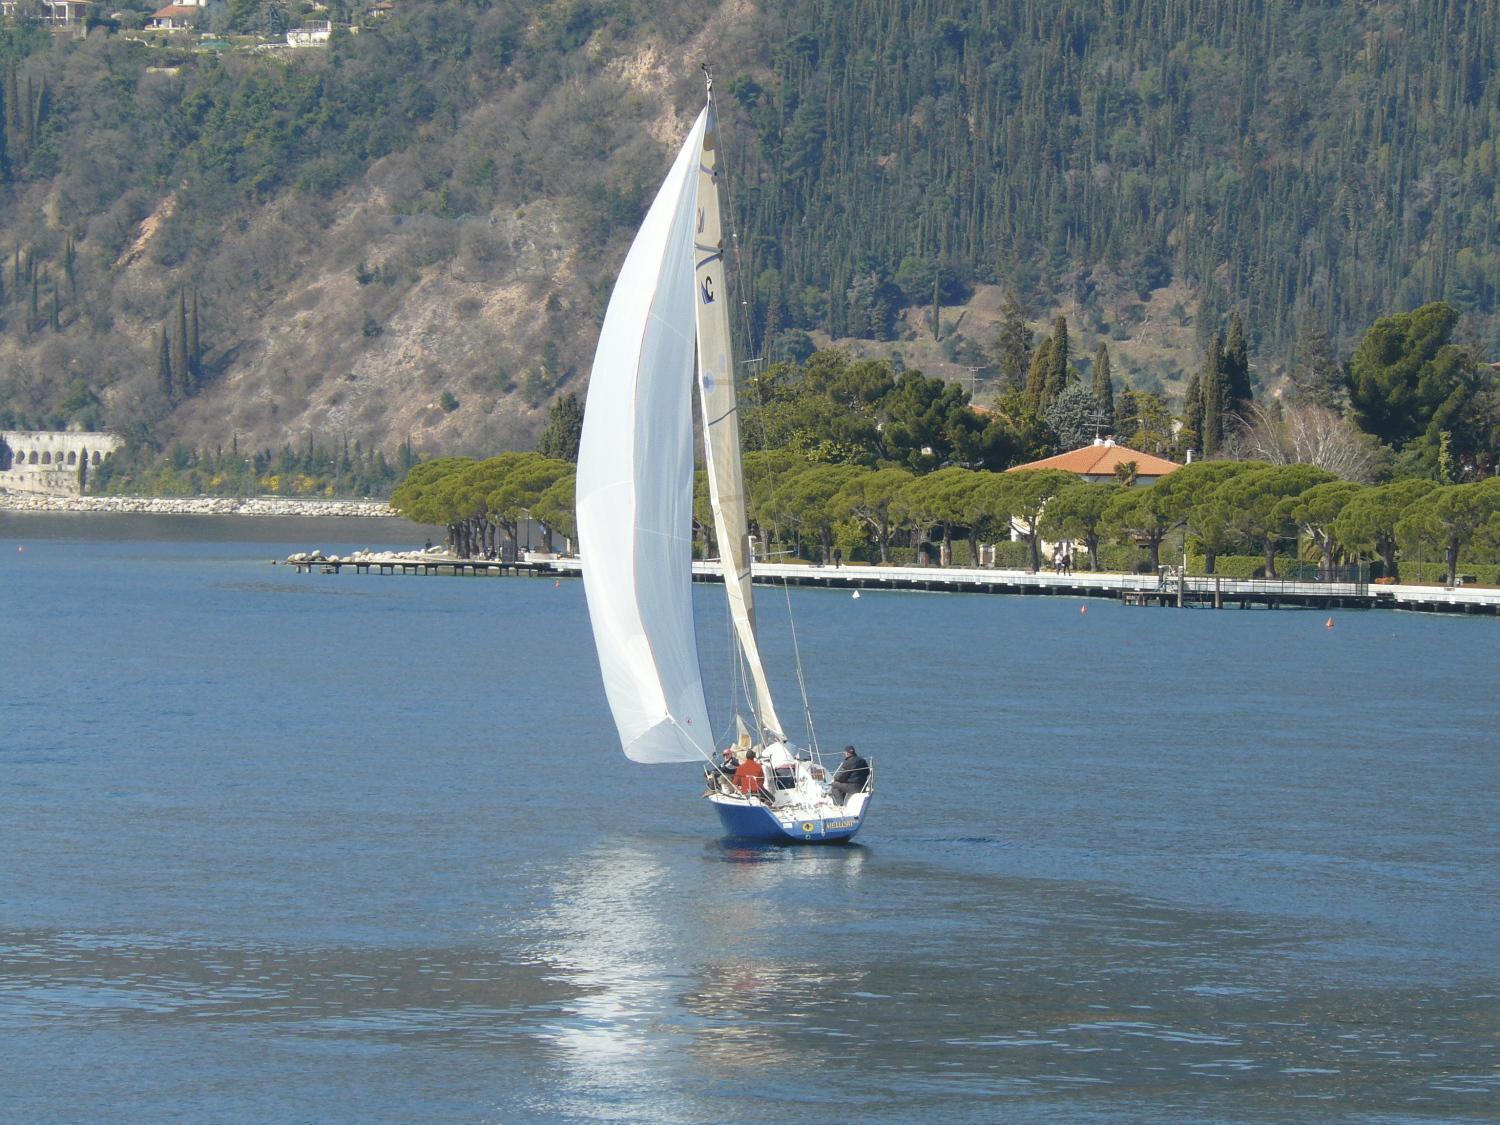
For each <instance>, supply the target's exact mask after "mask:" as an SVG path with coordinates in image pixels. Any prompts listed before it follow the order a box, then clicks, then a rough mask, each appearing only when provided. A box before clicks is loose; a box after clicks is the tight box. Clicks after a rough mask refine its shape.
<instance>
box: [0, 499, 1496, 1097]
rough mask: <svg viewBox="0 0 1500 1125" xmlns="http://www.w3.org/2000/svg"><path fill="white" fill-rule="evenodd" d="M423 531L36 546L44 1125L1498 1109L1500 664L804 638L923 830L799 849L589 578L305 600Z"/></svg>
mask: <svg viewBox="0 0 1500 1125" xmlns="http://www.w3.org/2000/svg"><path fill="white" fill-rule="evenodd" d="M422 534H423V533H422V532H420V531H418V530H417V529H413V528H410V527H408V526H405V525H401V524H397V523H375V522H363V521H361V522H337V523H328V522H325V523H312V522H306V521H269V520H266V521H254V520H246V519H243V518H238V519H219V520H205V519H177V520H172V519H150V518H141V517H122V518H115V519H111V518H108V517H102V518H101V517H85V518H77V517H73V518H69V517H45V518H44V517H18V516H0V652H3V653H4V655H3V656H0V1118H4V1119H7V1120H26V1121H37V1120H102V1119H132V1120H182V1119H186V1120H230V1119H239V1120H277V1121H283V1120H307V1121H314V1120H316V1121H322V1120H361V1121H373V1120H389V1121H408V1120H414V1119H464V1120H476V1119H487V1120H495V1121H528V1120H565V1121H571V1120H578V1121H583V1120H627V1121H643V1122H644V1121H650V1122H656V1121H663V1122H675V1121H723V1120H764V1121H773V1120H774V1121H778V1122H784V1121H812V1120H818V1121H827V1120H851V1119H862V1120H878V1121H904V1120H913V1119H918V1118H927V1119H932V1120H948V1121H965V1120H973V1121H985V1120H995V1119H997V1118H1005V1119H1018V1118H1020V1119H1047V1120H1057V1119H1068V1120H1075V1119H1088V1118H1095V1119H1110V1120H1118V1119H1127V1120H1129V1119H1133V1120H1161V1119H1172V1120H1198V1119H1234V1120H1241V1119H1246V1118H1256V1119H1266V1120H1273V1119H1274V1120H1283V1119H1289V1118H1295V1119H1303V1120H1325V1119H1329V1118H1339V1117H1343V1118H1352V1119H1364V1120H1376V1119H1379V1120H1389V1119H1406V1120H1449V1119H1453V1118H1458V1117H1474V1118H1479V1117H1487V1116H1494V1115H1495V1114H1497V1113H1500V1051H1497V1039H1500V939H1497V936H1496V935H1497V934H1500V874H1497V873H1500V843H1497V841H1500V834H1497V832H1496V827H1495V826H1496V824H1497V823H1500V750H1497V742H1500V735H1497V733H1496V730H1497V718H1500V706H1497V703H1496V699H1495V688H1494V681H1495V675H1494V667H1495V662H1496V657H1497V654H1500V625H1497V623H1496V622H1495V621H1494V620H1492V619H1461V618H1429V617H1423V616H1418V615H1409V614H1396V613H1390V612H1383V611H1371V612H1366V613H1355V612H1340V613H1338V614H1337V615H1336V620H1335V624H1334V628H1332V629H1329V628H1326V627H1325V624H1324V622H1325V617H1326V614H1322V613H1317V614H1314V613H1307V612H1296V611H1281V612H1265V611H1249V612H1247V611H1233V610H1230V611H1223V612H1218V613H1215V612H1212V611H1197V610H1194V611H1176V610H1163V609H1154V608H1152V609H1139V608H1129V609H1127V608H1122V607H1119V606H1117V605H1115V604H1113V603H1108V602H1102V601H1093V602H1087V603H1084V602H1079V601H1074V600H1066V599H1055V598H1040V597H1039V598H997V597H988V596H965V595H918V594H892V593H884V594H874V593H871V594H866V595H865V596H864V597H863V598H861V599H859V600H853V599H851V598H849V597H848V595H847V594H836V593H828V592H814V591H803V592H797V591H793V592H792V594H791V598H790V601H791V604H792V607H793V610H794V613H795V619H796V624H797V633H798V640H799V641H800V643H801V648H802V655H803V658H804V662H805V664H806V666H807V669H808V691H809V694H810V696H811V701H812V705H813V709H814V714H815V716H816V718H817V722H818V733H819V735H820V737H821V738H822V739H823V741H824V744H825V746H832V745H841V744H842V743H843V742H845V741H852V742H855V743H857V744H858V745H859V746H860V747H861V749H862V750H864V751H866V752H867V753H869V754H871V755H872V756H873V757H874V759H875V761H876V765H877V770H878V775H879V792H878V796H877V799H876V804H875V806H874V811H873V813H872V815H871V818H870V820H869V821H868V823H867V827H866V829H865V831H864V832H863V833H862V835H861V837H860V843H859V845H857V846H853V847H846V848H828V849H811V848H808V849H788V850H753V849H745V848H739V847H733V846H728V845H726V844H724V843H722V842H721V841H720V840H719V839H718V838H717V836H716V831H717V826H716V818H715V817H714V816H713V815H712V812H711V810H710V809H709V808H708V807H707V806H706V805H705V804H704V803H703V802H702V801H700V800H699V799H698V796H697V794H698V791H699V788H698V786H697V784H696V770H695V769H694V768H693V767H691V766H688V767H682V768H674V767H644V766H635V765H632V764H630V763H628V762H626V760H625V759H624V757H623V756H622V755H620V754H619V753H618V750H617V749H616V745H617V744H616V743H615V742H614V735H613V728H612V726H611V724H610V722H609V719H608V716H607V713H606V710H605V705H604V700H603V692H602V689H601V688H600V686H599V681H598V673H597V669H596V667H595V665H594V662H593V652H592V642H591V640H590V636H589V632H588V626H587V622H586V619H585V616H584V606H583V591H582V588H581V586H580V585H579V584H578V583H577V582H574V581H563V582H562V583H560V584H558V585H554V583H553V582H552V581H550V580H526V579H504V580H501V579H493V580H485V579H450V578H426V577H424V578H418V577H414V576H411V577H394V576H386V577H379V576H355V575H353V574H344V575H340V576H337V577H334V576H324V575H297V574H294V573H292V572H290V571H289V570H287V569H286V568H285V567H281V566H276V567H273V566H271V565H269V562H268V560H270V559H271V558H273V557H277V556H283V557H284V556H285V554H286V553H287V552H288V551H291V550H302V549H306V548H308V547H310V546H322V547H325V548H328V549H331V550H339V549H347V548H351V547H360V546H382V545H396V544H409V543H411V542H413V541H419V540H420V539H421V538H422ZM22 548H24V549H22ZM696 596H697V597H698V598H699V605H700V620H701V621H702V622H703V636H702V643H703V648H704V661H705V666H706V669H707V671H708V673H709V679H710V681H711V688H710V702H711V704H715V703H716V704H718V706H717V708H716V710H717V711H719V712H721V713H722V712H724V711H725V710H727V699H726V698H725V697H726V695H727V690H728V689H727V686H726V683H725V679H726V677H725V675H724V674H723V672H722V669H723V667H724V665H725V660H724V657H723V655H722V654H723V636H722V635H723V632H724V628H723V609H722V599H721V594H720V592H719V591H717V590H715V589H713V588H708V587H700V588H698V589H697V591H696ZM761 606H762V617H763V624H764V628H765V631H766V632H767V634H768V635H769V637H770V642H769V648H770V649H771V659H772V661H773V662H774V663H775V665H776V671H775V672H773V676H774V677H775V678H776V680H777V682H776V687H777V689H778V695H779V698H781V699H782V700H784V702H783V704H782V707H781V709H782V711H783V714H784V715H787V714H790V713H794V712H795V711H796V710H797V706H796V701H797V700H798V698H799V697H798V693H797V686H796V682H795V678H794V677H793V676H792V673H791V655H790V654H791V647H790V640H789V639H788V630H787V628H786V618H787V612H786V610H787V599H786V596H785V595H784V594H783V593H782V592H781V591H771V590H767V591H764V592H763V593H762V597H761ZM1085 607H1086V608H1087V612H1086V613H1084V612H1080V611H1081V610H1082V609H1083V608H1085ZM777 672H779V675H777V674H776V673H777Z"/></svg>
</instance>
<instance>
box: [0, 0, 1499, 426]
mask: <svg viewBox="0 0 1500 1125" xmlns="http://www.w3.org/2000/svg"><path fill="white" fill-rule="evenodd" d="M294 7H295V6H294ZM215 11H216V14H214V15H213V16H212V18H213V19H214V20H217V21H219V23H220V24H221V25H222V26H220V27H217V28H216V29H215V30H216V31H222V33H223V35H224V36H226V38H224V39H221V40H215V41H212V42H209V43H204V42H203V41H200V40H198V39H197V38H195V37H194V36H192V35H186V34H178V35H175V36H170V37H168V36H156V37H152V36H149V35H142V34H140V33H136V32H130V31H128V30H120V29H118V28H115V29H112V28H106V27H99V28H95V29H94V30H92V31H91V32H90V33H89V34H88V36H87V37H86V38H84V39H76V38H71V37H66V36H59V37H54V36H52V35H50V34H48V33H46V32H42V31H40V30H37V29H35V28H30V27H9V28H7V29H5V30H4V31H3V32H0V64H3V66H4V70H5V76H4V86H3V98H4V102H5V107H4V109H5V113H4V137H3V140H4V145H3V149H4V151H3V153H0V177H3V179H4V189H3V202H0V247H3V248H4V249H5V251H6V255H7V258H6V264H5V268H4V271H3V273H0V282H3V291H0V315H3V330H0V413H3V414H4V415H6V416H7V417H8V419H9V420H10V422H12V423H22V422H24V423H27V424H34V425H57V424H63V423H66V422H68V421H74V422H80V423H83V424H107V425H110V426H114V427H118V428H121V429H124V430H125V431H126V432H127V433H130V434H132V435H134V436H136V437H140V438H149V439H150V440H152V441H153V442H155V443H156V444H158V445H161V446H165V445H167V444H169V443H171V442H176V441H181V442H185V443H187V444H191V445H201V446H208V447H212V446H214V445H220V446H225V447H228V446H229V445H230V444H231V442H237V443H238V444H239V445H240V446H246V445H249V446H253V447H255V448H261V447H277V446H281V445H283V444H288V443H290V444H294V445H301V444H303V443H305V442H313V441H316V442H318V443H320V444H324V445H328V446H334V445H336V444H337V443H338V442H340V441H341V440H344V441H347V440H358V441H361V442H363V443H364V444H365V446H366V447H367V448H368V447H370V446H376V447H380V448H384V449H387V450H390V449H394V447H395V446H396V445H397V444H398V443H400V442H401V441H403V440H404V439H408V438H409V439H410V441H411V443H412V445H413V446H415V447H416V448H418V449H419V450H423V451H427V452H438V451H443V452H469V453H484V452H488V451H493V450H495V449H498V448H506V447H515V446H518V445H525V444H527V443H528V442H529V441H530V440H531V439H532V436H533V435H534V434H535V432H536V430H537V429H538V428H539V426H540V423H541V419H542V416H543V414H544V411H545V405H546V403H547V402H548V401H549V400H550V399H551V398H552V397H553V396H554V395H555V394H556V393H558V392H559V391H560V390H563V389H580V388H581V385H582V383H583V380H584V378H585V377H586V371H587V366H588V360H589V356H590V354H591V350H592V345H593V340H594V335H595V332H596V330H597V323H598V319H599V316H600V315H601V313H602V308H603V302H604V300H605V298H606V296H607V292H608V284H609V281H610V279H611V276H612V272H613V270H614V268H615V265H616V264H617V263H618V261H619V260H620V259H621V257H622V256H623V254H624V249H625V247H626V245H627V244H628V240H629V237H630V234H631V232H632V230H633V226H634V223H635V222H636V220H637V219H638V217H639V215H640V214H641V212H642V209H643V207H644V205H645V203H646V202H647V201H648V200H649V197H650V194H651V191H652V190H653V189H654V186H655V183H656V181H657V180H658V178H659V176H660V175H661V172H662V170H663V168H664V167H665V163H666V160H667V157H668V153H669V151H670V146H671V145H672V144H673V143H674V142H675V141H676V140H677V139H678V138H679V137H680V135H681V133H682V132H683V131H684V130H685V129H686V127H687V125H688V123H689V121H690V119H691V115H692V114H693V113H694V112H695V111H696V108H697V106H698V104H699V102H700V100H701V80H700V76H699V75H698V73H697V62H698V61H699V60H702V59H712V60H713V61H714V63H715V67H716V70H717V73H718V75H719V80H720V86H719V88H720V90H721V94H722V96H721V102H722V104H723V106H724V109H725V111H726V114H727V115H728V118H729V121H728V123H727V126H726V135H727V137H728V138H729V154H728V155H729V158H730V162H731V169H732V172H733V175H732V177H731V183H730V198H731V206H732V208H733V210H734V213H735V216H736V221H735V233H736V236H737V238H736V242H735V244H734V246H733V247H732V252H733V253H734V255H735V260H736V263H737V266H738V270H739V276H740V277H741V278H743V279H744V284H743V288H742V297H743V298H744V304H743V308H744V310H745V316H744V317H743V318H742V322H741V323H740V324H739V325H737V330H738V331H739V332H740V333H741V335H742V338H743V339H742V346H743V348H744V354H746V355H747V356H755V355H770V356H772V357H775V356H778V355H783V354H788V353H789V350H790V351H794V350H796V349H797V348H798V347H800V345H799V343H798V341H799V339H801V338H803V337H801V335H800V334H804V333H805V334H806V336H805V338H806V339H810V340H812V341H814V342H816V343H825V342H829V341H841V342H845V343H847V344H849V345H850V346H851V348H852V349H853V350H855V351H857V352H862V353H872V352H873V353H880V354H891V353H893V352H894V353H899V354H900V356H901V358H902V360H903V362H904V363H906V364H907V365H908V366H917V367H923V368H925V369H926V370H928V371H929V373H932V374H940V375H943V376H945V377H952V378H962V379H966V380H967V379H969V378H971V377H972V376H975V375H977V378H978V380H979V381H980V385H981V387H982V385H983V383H982V381H983V380H984V379H986V378H988V377H993V375H994V371H993V370H992V369H989V370H986V369H985V368H986V365H987V364H988V363H989V361H990V357H989V356H988V354H987V349H988V348H989V346H990V343H991V336H992V334H993V324H994V322H995V318H996V315H997V310H998V308H999V303H1000V299H1001V296H1002V294H1003V293H1004V292H1005V291H1007V290H1013V291H1015V292H1016V293H1017V294H1018V295H1019V296H1020V297H1021V299H1022V301H1023V303H1024V304H1025V305H1026V306H1027V307H1028V309H1029V311H1030V313H1031V314H1032V315H1033V316H1034V317H1035V320H1036V323H1037V324H1038V326H1039V327H1040V326H1042V325H1045V324H1046V323H1047V322H1048V321H1049V320H1050V319H1051V317H1052V316H1054V315H1057V314H1059V313H1065V314H1066V315H1067V316H1068V318H1069V322H1070V324H1071V325H1072V326H1073V331H1074V334H1075V338H1076V340H1077V342H1078V346H1077V347H1076V349H1075V354H1077V355H1079V356H1087V355H1090V354H1092V351H1093V348H1094V346H1095V344H1096V343H1097V341H1099V340H1101V339H1102V340H1107V341H1108V342H1109V344H1110V347H1111V353H1112V355H1113V356H1114V357H1115V374H1116V378H1117V379H1118V380H1120V381H1122V382H1133V383H1135V384H1136V385H1143V386H1155V385H1157V384H1158V383H1159V384H1160V385H1161V386H1163V387H1164V388H1165V389H1167V390H1168V391H1169V392H1176V391H1178V390H1179V389H1180V387H1181V380H1182V378H1183V376H1184V375H1185V374H1186V373H1188V372H1191V371H1193V370H1195V369H1196V366H1197V365H1198V363H1199V362H1200V357H1201V351H1202V348H1203V346H1204V344H1205V341H1206V340H1207V339H1208V338H1209V337H1211V336H1212V335H1213V334H1214V333H1215V332H1218V331H1220V330H1221V329H1222V327H1223V324H1224V322H1225V320H1226V318H1227V316H1228V314H1229V312H1230V311H1235V310H1237V311H1239V312H1241V314H1242V316H1243V318H1244V320H1245V323H1246V326H1247V334H1248V336H1249V340H1250V346H1251V350H1252V356H1253V357H1254V361H1255V362H1254V369H1255V371H1256V373H1257V374H1258V376H1259V378H1260V381H1261V382H1262V383H1269V382H1270V381H1272V380H1273V379H1275V378H1276V377H1277V373H1278V371H1279V370H1280V369H1281V368H1282V367H1283V366H1284V365H1285V363H1286V362H1287V359H1288V357H1289V355H1290V353H1291V349H1292V345H1293V342H1294V340H1295V339H1296V336H1297V333H1298V330H1299V328H1300V327H1302V326H1303V324H1304V323H1314V324H1316V325H1317V326H1319V327H1321V328H1323V329H1324V330H1326V331H1327V332H1328V333H1329V334H1330V335H1331V336H1332V337H1333V338H1334V340H1335V341H1336V342H1337V343H1339V344H1340V345H1341V346H1342V348H1343V350H1344V351H1345V352H1346V353H1347V350H1348V347H1349V344H1350V341H1352V339H1353V338H1354V337H1355V336H1356V335H1357V334H1358V333H1359V332H1361V331H1362V330H1363V329H1364V328H1365V327H1366V326H1367V325H1368V324H1369V323H1370V322H1372V321H1373V320H1374V319H1375V318H1376V317H1377V316H1379V315H1381V314H1382V313H1385V312H1387V311H1393V310H1396V309H1401V308H1409V307H1412V306H1414V305H1416V304H1420V303H1422V302H1424V301H1427V300H1430V299H1436V298H1444V299H1446V300H1448V301H1449V302H1450V303H1452V304H1453V305H1454V306H1455V307H1457V308H1459V309H1461V310H1462V311H1464V312H1465V314H1466V316H1465V321H1464V326H1465V327H1464V329H1463V330H1464V331H1465V332H1467V333H1468V336H1469V338H1471V339H1473V340H1475V341H1477V342H1479V343H1480V344H1481V345H1483V346H1487V347H1489V348H1494V346H1495V344H1496V340H1497V337H1500V318H1497V316H1496V308H1495V301H1496V295H1495V278H1496V277H1497V276H1500V253H1497V251H1496V249H1495V247H1496V243H1497V240H1496V237H1495V236H1496V233H1497V232H1496V221H1497V211H1496V196H1497V171H1496V158H1497V153H1496V144H1497V139H1496V135H1495V134H1496V128H1497V124H1500V83H1497V82H1496V81H1495V79H1494V77H1493V76H1494V74H1495V73H1496V69H1497V63H1500V57H1497V53H1500V4H1496V3H1494V2H1492V0H1491V2H1487V3H1485V2H1450V3H1439V2H1436V0H1431V2H1429V0H1420V2H1416V0H1414V2H1413V3H1410V4H1405V5H1360V6H1353V5H1337V4H1323V3H1311V2H1308V3H1297V4H1271V3H1266V2H1262V0H1232V2H1213V3H1211V2H1209V0H1154V2H1153V0H1141V2H1139V3H1131V4H1103V5H1097V4H1081V3H1080V4H1071V3H1054V2H1050V0H1048V2H1044V0H1010V2H1008V3H1001V4H979V3H967V2H963V0H932V2H931V3H927V4H923V5H912V4H909V3H901V2H898V0H839V2H837V3H835V2H833V0H829V2H827V3H801V4H793V3H789V2H788V3H783V2H781V0H763V2H761V3H758V4H757V3H752V2H750V0H727V2H725V3H721V4H718V5H711V6H700V5H695V6H689V5H685V4H647V3H645V2H644V0H638V2H637V0H553V2H549V3H541V4H529V3H518V2H497V3H474V4H458V3H451V2H442V0H437V2H434V0H402V3H401V4H400V6H399V7H398V8H397V9H396V10H395V12H394V13H392V14H391V15H389V16H384V17H382V18H380V19H378V20H377V19H373V18H368V17H366V16H365V15H363V14H362V13H361V12H359V11H357V10H356V9H354V8H350V7H341V8H337V9H336V10H335V11H334V12H333V13H332V14H333V15H334V16H335V18H336V20H346V19H347V20H351V21H353V22H354V23H356V24H359V23H364V24H365V26H363V27H361V28H360V29H359V33H358V34H349V33H348V32H346V31H338V32H336V33H335V34H334V36H333V38H332V40H331V41H330V43H329V44H328V46H327V47H326V48H323V49H314V50H299V51H291V50H286V49H282V50H279V51H263V50H261V51H257V50H251V49H248V48H249V46H250V45H251V44H252V43H253V41H254V38H253V33H254V32H256V31H257V30H260V31H261V32H262V33H263V32H264V28H265V27H267V26H270V25H272V24H274V23H275V22H276V20H283V21H284V20H287V19H291V20H292V21H293V22H297V21H298V20H300V19H302V18H303V17H305V16H308V15H311V14H315V13H314V12H313V10H312V9H311V8H307V9H305V10H293V11H291V12H290V13H287V12H286V10H285V6H273V5H269V4H262V5H257V4H255V3H241V4H238V5H229V6H228V7H227V8H225V9H223V10H222V11H220V10H215ZM277 12H280V13H282V14H281V15H279V16H277V15H275V13H277ZM126 16H127V17H132V18H125V19H123V20H122V21H121V23H122V25H124V26H126V27H128V25H130V24H139V23H141V22H143V19H144V9H140V10H137V11H135V12H134V13H132V12H130V11H129V10H127V11H126ZM273 16H274V17H275V18H274V19H273ZM236 35H238V36H239V37H238V38H234V36H236ZM131 36H136V38H131ZM230 43H235V44H238V46H237V47H236V48H235V49H232V50H230V49H223V48H224V47H225V46H226V45H228V44H230ZM240 48H247V49H240ZM934 297H936V299H937V302H938V304H939V305H940V306H941V312H940V317H939V328H938V331H937V333H936V335H934V333H933V330H932V307H931V306H932V304H933V300H934ZM179 310H182V312H181V313H180V312H179ZM192 310H196V315H192V317H191V322H190V323H189V321H188V318H187V316H186V315H184V314H191V312H192ZM164 352H165V353H166V354H165V357H164V355H163V353H164ZM976 367H977V368H980V369H981V370H979V371H978V372H974V371H972V370H971V369H972V368H976Z"/></svg>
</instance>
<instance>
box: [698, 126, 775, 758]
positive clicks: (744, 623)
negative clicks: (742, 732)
mask: <svg viewBox="0 0 1500 1125" xmlns="http://www.w3.org/2000/svg"><path fill="white" fill-rule="evenodd" d="M704 112H705V113H706V114H707V115H708V123H707V127H706V129H705V131H704V137H703V158H702V160H701V162H700V163H699V165H698V221H697V232H696V234H695V236H694V243H693V268H694V281H695V283H696V286H697V292H696V294H695V296H694V308H696V309H697V314H698V394H699V401H700V402H701V403H702V408H703V452H704V461H705V466H706V468H707V470H708V495H709V500H710V502H711V503H712V505H713V510H714V530H715V533H716V537H717V539H718V543H719V561H720V565H721V566H722V567H723V568H724V589H725V591H726V592H727V593H728V595H729V615H730V618H731V620H733V622H734V632H735V637H736V639H737V640H738V641H739V646H740V651H741V652H743V653H744V655H745V669H746V671H747V672H748V673H749V676H750V683H751V685H753V688H754V691H755V713H756V716H757V718H758V719H759V720H760V724H761V726H762V727H763V728H764V729H765V733H766V734H767V735H770V736H774V737H777V738H779V737H781V736H782V733H783V732H782V729H781V720H780V719H778V718H777V717H776V707H775V705H774V704H773V703H772V702H771V688H770V685H768V684H767V683H766V671H765V668H764V667H763V666H762V664H761V660H760V646H759V645H758V644H757V643H756V639H755V596H754V592H753V590H752V588H751V581H750V534H749V524H748V522H747V519H746V515H745V480H744V471H743V469H742V468H741V464H740V420H739V412H738V406H737V404H736V401H735V390H734V350H733V348H732V347H731V345H730V340H729V292H728V287H727V286H726V284H725V280H724V235H723V223H722V219H721V217H720V214H719V185H718V177H717V171H718V156H719V153H718V127H717V121H716V115H715V113H714V107H713V103H712V102H709V105H708V108H707V110H705V111H704Z"/></svg>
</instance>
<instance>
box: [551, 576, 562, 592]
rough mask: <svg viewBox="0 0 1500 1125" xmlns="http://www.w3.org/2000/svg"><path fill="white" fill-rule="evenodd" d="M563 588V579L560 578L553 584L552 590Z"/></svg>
mask: <svg viewBox="0 0 1500 1125" xmlns="http://www.w3.org/2000/svg"><path fill="white" fill-rule="evenodd" d="M561 586H562V579H561V578H559V579H558V580H557V581H556V582H554V583H552V588H553V589H554V590H556V589H559V588H560V587H561Z"/></svg>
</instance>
